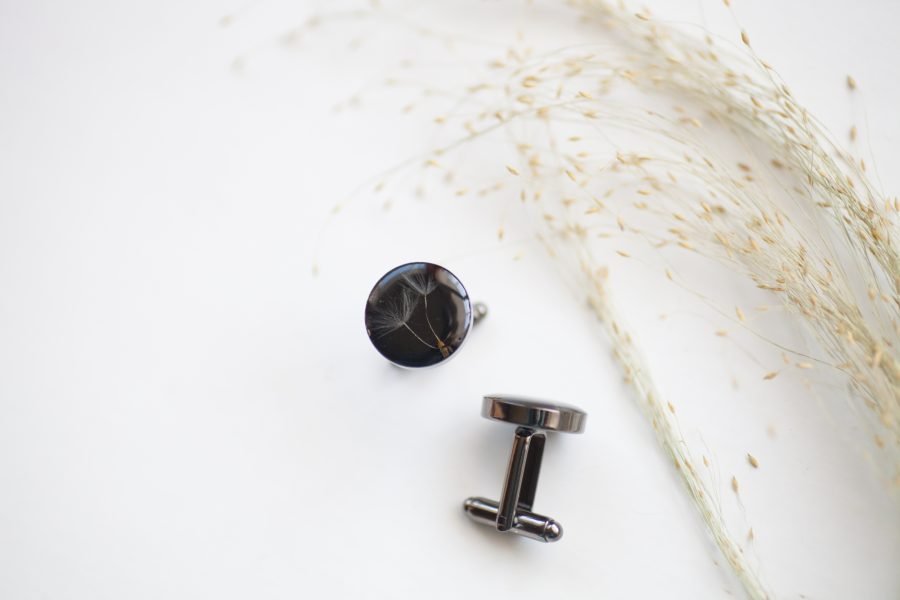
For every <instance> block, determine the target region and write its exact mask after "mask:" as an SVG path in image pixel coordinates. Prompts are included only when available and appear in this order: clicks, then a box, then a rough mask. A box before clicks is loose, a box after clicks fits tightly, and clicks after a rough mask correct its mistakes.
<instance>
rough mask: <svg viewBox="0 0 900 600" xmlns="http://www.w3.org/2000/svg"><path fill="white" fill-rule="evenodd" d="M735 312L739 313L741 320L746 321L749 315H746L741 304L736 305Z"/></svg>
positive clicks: (738, 316)
mask: <svg viewBox="0 0 900 600" xmlns="http://www.w3.org/2000/svg"><path fill="white" fill-rule="evenodd" d="M734 314H736V315H737V318H738V320H739V321H741V322H744V321H746V320H747V317H745V316H744V311H742V310H741V307H740V306H735V307H734Z"/></svg>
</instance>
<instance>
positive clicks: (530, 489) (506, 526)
mask: <svg viewBox="0 0 900 600" xmlns="http://www.w3.org/2000/svg"><path fill="white" fill-rule="evenodd" d="M481 416H482V417H485V418H487V419H493V420H495V421H502V422H504V423H511V424H513V425H518V427H517V428H516V432H515V436H514V437H513V446H512V452H511V453H510V457H509V465H508V466H507V469H506V479H505V480H504V482H503V491H502V492H501V495H500V501H499V502H496V501H494V500H489V499H488V498H482V497H472V498H469V499H467V500H466V501H465V502H464V503H463V508H464V509H465V511H466V514H468V515H469V517H471V518H472V519H473V520H474V521H476V522H478V523H482V524H484V525H488V526H491V527H494V528H496V529H497V531H501V532H508V533H515V534H517V535H521V536H524V537H527V538H530V539H532V540H537V541H540V542H555V541H558V540H559V539H560V538H561V537H562V533H563V530H562V525H560V524H559V523H558V522H557V521H555V520H553V519H551V518H549V517H545V516H543V515H539V514H537V513H535V512H533V511H532V508H533V505H534V496H535V492H536V491H537V483H538V476H539V475H540V471H541V459H542V458H543V456H544V443H545V442H546V432H549V431H557V432H560V433H582V432H583V431H584V426H585V422H586V421H587V413H585V412H584V411H582V410H580V409H578V408H575V407H574V406H568V405H565V404H554V403H552V402H543V401H540V400H529V399H524V398H517V397H512V396H499V395H497V396H485V397H484V400H483V402H482V405H481Z"/></svg>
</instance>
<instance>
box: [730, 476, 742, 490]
mask: <svg viewBox="0 0 900 600" xmlns="http://www.w3.org/2000/svg"><path fill="white" fill-rule="evenodd" d="M731 491H733V492H734V493H735V494H737V493H738V492H739V491H740V487H739V486H738V480H737V477H735V476H734V475H732V476H731Z"/></svg>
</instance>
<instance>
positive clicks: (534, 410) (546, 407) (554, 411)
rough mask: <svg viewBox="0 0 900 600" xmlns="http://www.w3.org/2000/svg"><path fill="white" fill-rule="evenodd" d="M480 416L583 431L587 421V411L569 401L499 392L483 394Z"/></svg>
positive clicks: (570, 430) (531, 425)
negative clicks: (503, 394) (497, 393)
mask: <svg viewBox="0 0 900 600" xmlns="http://www.w3.org/2000/svg"><path fill="white" fill-rule="evenodd" d="M481 416H482V417H484V418H486V419H493V420H495V421H503V422H504V423H512V424H514V425H520V426H522V427H531V428H534V429H543V430H544V431H559V432H561V433H581V432H583V431H584V426H585V423H586V422H587V413H586V412H584V411H583V410H581V409H579V408H576V407H574V406H570V405H568V404H555V403H553V402H545V401H543V400H532V399H528V398H520V397H516V396H500V395H495V396H485V397H484V399H483V400H482V403H481Z"/></svg>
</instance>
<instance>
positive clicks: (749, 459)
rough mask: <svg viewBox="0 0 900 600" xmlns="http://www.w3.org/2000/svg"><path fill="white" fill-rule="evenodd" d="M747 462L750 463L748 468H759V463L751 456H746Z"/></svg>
mask: <svg viewBox="0 0 900 600" xmlns="http://www.w3.org/2000/svg"><path fill="white" fill-rule="evenodd" d="M747 462H748V463H750V466H751V467H753V468H754V469H758V468H759V461H758V460H756V457H755V456H753V455H752V454H749V453H748V454H747Z"/></svg>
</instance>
